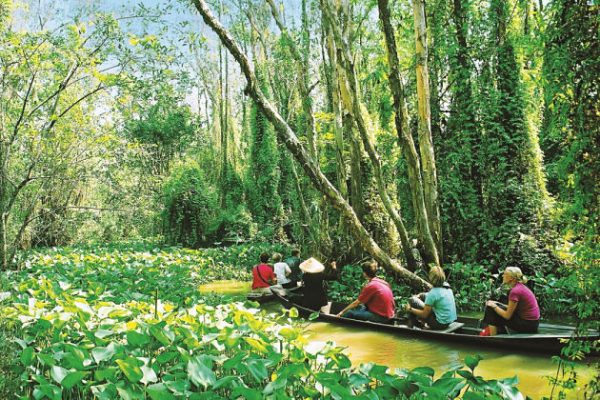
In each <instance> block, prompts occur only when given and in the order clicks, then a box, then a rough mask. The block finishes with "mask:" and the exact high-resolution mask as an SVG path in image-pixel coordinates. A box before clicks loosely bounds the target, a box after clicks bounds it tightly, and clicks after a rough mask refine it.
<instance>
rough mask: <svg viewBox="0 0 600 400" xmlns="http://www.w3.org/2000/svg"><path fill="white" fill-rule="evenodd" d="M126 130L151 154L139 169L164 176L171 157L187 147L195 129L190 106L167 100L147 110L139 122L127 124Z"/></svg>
mask: <svg viewBox="0 0 600 400" xmlns="http://www.w3.org/2000/svg"><path fill="white" fill-rule="evenodd" d="M125 131H126V132H127V135H128V136H129V137H130V138H131V139H132V141H133V142H136V143H139V144H140V145H142V146H145V147H146V148H147V150H148V152H149V153H150V155H149V157H148V156H146V157H144V158H143V159H142V160H141V163H142V166H145V165H147V166H148V167H149V169H147V170H146V171H147V172H148V171H153V172H154V173H156V174H164V173H166V172H167V170H168V166H169V163H170V162H171V160H172V159H173V157H174V156H175V155H176V154H178V153H181V152H182V150H183V149H184V148H186V147H187V146H189V141H190V140H191V139H192V138H193V136H194V133H196V128H195V126H194V124H193V116H192V114H191V111H190V108H189V106H178V105H177V104H173V99H168V101H167V102H165V103H164V104H163V103H157V104H154V105H152V106H150V107H148V109H147V110H145V112H144V114H143V117H141V118H140V119H136V120H130V121H128V122H127V124H126V128H125Z"/></svg>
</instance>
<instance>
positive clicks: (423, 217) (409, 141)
mask: <svg viewBox="0 0 600 400" xmlns="http://www.w3.org/2000/svg"><path fill="white" fill-rule="evenodd" d="M378 5H379V19H380V21H381V26H382V29H383V33H384V36H385V44H386V49H387V58H388V63H389V66H390V72H389V77H388V80H389V84H390V90H391V92H392V96H393V98H394V111H395V115H394V122H395V125H396V131H397V132H398V138H399V140H400V143H401V144H402V151H403V153H404V157H405V158H406V164H407V167H408V168H407V169H408V181H409V185H410V188H411V194H412V197H413V206H414V209H415V210H414V211H415V216H416V218H417V226H418V227H419V231H420V233H421V237H420V239H421V242H422V244H423V250H424V252H423V253H424V254H423V257H424V260H425V262H426V263H434V264H436V265H440V257H439V254H438V249H437V246H436V244H435V240H434V238H433V235H432V233H431V230H430V229H429V225H430V224H429V214H428V213H427V208H426V206H425V204H426V202H425V194H424V190H423V182H422V178H421V167H420V160H419V154H418V153H417V149H416V147H415V143H414V141H413V138H412V135H411V134H410V129H409V123H408V122H409V121H408V109H407V105H406V101H405V94H404V85H403V84H402V81H401V79H400V61H399V60H398V52H397V47H396V39H395V36H394V35H395V34H394V29H393V28H392V24H391V22H390V10H389V4H388V0H379V1H378Z"/></svg>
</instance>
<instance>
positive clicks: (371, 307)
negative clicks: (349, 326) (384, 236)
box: [337, 260, 396, 323]
mask: <svg viewBox="0 0 600 400" xmlns="http://www.w3.org/2000/svg"><path fill="white" fill-rule="evenodd" d="M361 268H362V271H363V275H364V277H365V279H367V280H368V283H367V284H366V285H365V287H363V289H362V290H361V292H360V295H359V296H358V299H356V300H354V301H353V302H352V303H350V304H349V305H348V306H347V307H346V308H344V309H343V310H342V311H341V312H339V313H338V314H337V316H338V317H342V316H343V317H345V318H352V319H359V320H363V321H371V322H383V323H387V322H389V320H390V318H392V317H394V315H395V313H396V304H395V302H394V294H393V293H392V289H391V287H390V284H389V283H387V282H386V281H384V280H383V279H381V278H377V277H376V276H375V275H376V272H377V262H376V261H375V260H371V261H367V262H365V263H363V264H362V266H361Z"/></svg>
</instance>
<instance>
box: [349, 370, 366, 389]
mask: <svg viewBox="0 0 600 400" xmlns="http://www.w3.org/2000/svg"><path fill="white" fill-rule="evenodd" d="M348 380H349V381H350V384H351V385H352V387H354V388H360V387H361V386H363V385H366V384H368V383H369V382H371V380H370V379H369V378H367V377H366V376H364V375H361V374H354V373H353V374H350V376H349V377H348Z"/></svg>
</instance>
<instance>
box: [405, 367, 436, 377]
mask: <svg viewBox="0 0 600 400" xmlns="http://www.w3.org/2000/svg"><path fill="white" fill-rule="evenodd" d="M411 372H414V373H416V374H422V375H427V376H433V375H434V374H435V371H434V369H433V368H431V367H417V368H414V369H412V370H411Z"/></svg>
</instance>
